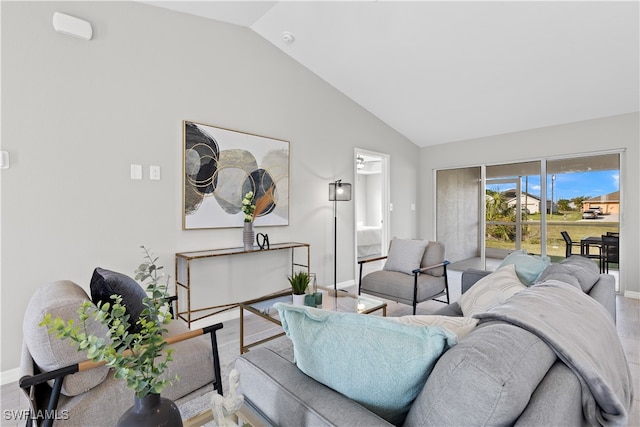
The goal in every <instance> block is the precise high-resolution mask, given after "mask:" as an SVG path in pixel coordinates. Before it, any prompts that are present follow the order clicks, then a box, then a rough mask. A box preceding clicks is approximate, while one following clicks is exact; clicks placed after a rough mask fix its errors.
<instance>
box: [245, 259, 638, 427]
mask: <svg viewBox="0 0 640 427" xmlns="http://www.w3.org/2000/svg"><path fill="white" fill-rule="evenodd" d="M588 263H592V261H590V260H586V259H585V258H580V259H578V257H575V258H574V257H571V258H570V259H567V260H565V262H563V263H562V264H552V265H551V266H549V267H548V268H547V270H545V271H544V272H543V274H542V276H541V277H540V279H541V280H544V281H546V282H545V283H550V282H555V281H557V280H559V279H561V278H563V276H564V280H565V281H567V282H572V284H573V285H574V286H576V287H580V286H583V288H582V289H581V292H584V293H586V294H588V295H589V296H590V297H591V298H592V299H593V300H595V301H597V302H598V303H599V304H601V306H602V307H604V310H602V309H601V307H600V306H599V305H598V304H593V303H592V302H590V301H593V300H591V299H588V298H587V300H589V301H587V302H590V303H591V304H592V305H593V306H595V308H596V310H595V311H601V313H596V314H597V315H594V320H595V324H596V325H597V323H606V325H605V330H606V331H613V337H611V336H608V337H602V338H603V340H604V342H605V343H608V344H605V345H609V346H612V347H616V345H618V346H619V338H618V337H617V335H616V334H615V325H614V323H615V311H616V309H615V292H614V279H613V277H612V276H610V275H607V274H600V273H599V270H598V267H597V265H595V264H593V268H592V267H590V266H589V264H588ZM558 265H560V266H559V267H558ZM488 274H489V272H484V271H477V270H469V271H465V272H464V273H463V279H462V288H463V289H462V291H463V292H466V291H467V290H468V289H470V288H471V287H472V286H473V285H474V283H476V282H477V281H478V280H479V279H481V278H483V277H485V276H486V275H488ZM567 275H571V276H572V277H573V278H571V279H567V277H566V276H567ZM561 285H563V286H564V287H567V286H566V283H565V282H563V283H561ZM558 286H559V285H558ZM559 287H562V286H559ZM533 288H535V286H534V287H532V288H529V289H533ZM562 290H563V291H566V292H569V294H570V295H572V294H571V291H570V290H566V289H562ZM573 292H574V293H575V290H573ZM578 296H580V297H581V295H578ZM591 308H592V309H593V307H591ZM435 314H441V315H448V316H461V315H462V310H461V308H460V305H459V304H458V303H457V302H456V303H453V304H451V305H449V306H446V307H443V308H442V309H441V310H440V311H439V312H438V313H435ZM584 317H585V325H588V324H589V322H588V321H590V319H587V317H591V316H584ZM587 320H588V321H587ZM607 328H608V329H607ZM581 331H583V329H581V328H576V329H575V334H580V333H582V332H581ZM594 334H598V332H595V331H594ZM363 335H366V334H365V332H364V331H363ZM602 335H611V334H607V333H605V334H602ZM584 338H585V339H586V340H590V339H593V340H594V341H596V342H598V340H597V337H584ZM607 340H609V341H607ZM616 341H617V344H616ZM611 343H612V344H611ZM607 351H608V350H607ZM620 351H621V350H620ZM339 357H363V356H362V355H357V354H349V353H348V352H345V353H344V354H341V355H340V356H339ZM364 357H366V356H364ZM562 360H564V359H562ZM562 360H561V358H559V357H558V353H557V351H554V350H553V349H552V347H551V346H550V345H547V344H546V343H545V341H543V339H541V338H540V337H539V336H538V335H536V334H534V333H532V332H530V331H528V330H526V329H525V328H522V327H518V326H516V325H514V324H512V323H510V322H507V321H502V320H492V319H485V320H482V319H481V320H480V323H479V324H478V326H477V327H476V328H475V329H474V330H473V331H472V332H471V333H469V334H468V335H466V336H465V337H463V338H462V339H460V341H459V342H458V344H456V345H455V346H453V347H452V348H451V349H449V350H447V351H446V352H445V353H444V354H442V356H441V357H440V358H439V360H438V361H437V363H436V365H435V367H434V368H433V370H432V371H431V373H430V375H429V376H428V378H427V380H426V383H425V384H424V387H423V389H422V391H421V392H420V393H419V394H418V396H417V398H416V399H415V401H414V402H413V404H412V406H411V408H410V410H409V412H408V414H407V415H406V418H405V420H404V422H403V424H402V425H405V426H427V425H438V426H444V425H455V426H479V425H518V426H540V425H549V426H550V425H564V426H568V425H587V424H594V423H595V424H598V423H601V424H607V423H609V424H614V425H625V424H626V413H625V412H627V413H628V411H629V409H630V405H631V401H632V395H633V389H632V387H631V381H630V374H629V372H628V367H627V365H626V363H624V366H617V365H618V364H619V363H616V364H614V366H612V369H613V370H615V372H614V374H613V375H614V376H615V377H616V378H621V379H620V380H617V379H616V380H613V383H614V384H613V389H615V391H616V392H618V394H619V395H620V396H621V398H620V400H621V401H622V403H621V404H620V405H618V406H617V411H618V413H617V414H614V415H606V414H605V416H604V417H603V416H602V413H601V412H598V411H595V412H596V414H595V415H594V414H593V413H591V414H585V412H588V411H583V399H582V398H581V394H582V390H583V386H585V384H584V380H582V379H580V378H582V377H579V376H577V375H576V374H575V373H574V372H573V371H572V369H575V367H572V368H570V367H569V366H567V364H565V363H563V361H562ZM622 360H623V361H624V355H622ZM616 362H620V360H616ZM624 362H626V361H624ZM608 363H609V361H603V364H605V365H606V364H608ZM235 366H236V368H237V369H238V370H239V371H240V375H241V384H242V392H243V393H244V395H245V399H246V401H248V403H249V404H250V405H252V406H253V407H255V408H256V409H257V410H258V411H259V412H261V413H262V414H263V415H264V416H265V417H266V418H267V419H269V420H271V422H272V423H273V424H274V425H278V426H303V425H305V426H307V425H308V426H384V425H391V424H390V423H389V422H388V421H386V420H385V419H382V418H381V417H379V416H378V415H376V414H375V413H374V412H372V411H370V410H368V409H366V408H364V407H363V406H361V405H360V404H358V403H357V402H355V401H353V400H351V399H349V398H347V397H346V396H344V395H342V394H340V393H338V392H336V391H334V390H332V389H330V388H328V387H326V386H325V385H323V384H321V383H319V382H317V381H315V380H314V379H312V378H310V377H309V376H307V375H305V374H304V373H303V372H301V371H300V370H299V369H298V368H297V366H296V365H295V364H294V363H291V362H289V361H288V360H286V359H284V358H283V357H281V356H280V355H278V354H277V353H275V352H273V351H271V350H269V349H265V348H258V349H255V350H252V351H251V352H249V353H247V354H245V355H243V356H241V357H240V358H238V359H237V360H236V364H235ZM625 406H626V409H625ZM613 412H615V411H613ZM594 417H595V418H594ZM594 419H595V420H596V421H594Z"/></svg>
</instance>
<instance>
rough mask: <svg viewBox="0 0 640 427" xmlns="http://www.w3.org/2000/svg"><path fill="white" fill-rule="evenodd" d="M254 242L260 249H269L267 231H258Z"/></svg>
mask: <svg viewBox="0 0 640 427" xmlns="http://www.w3.org/2000/svg"><path fill="white" fill-rule="evenodd" d="M256 243H257V245H258V248H260V250H261V251H263V250H265V249H267V250H268V249H269V235H268V234H267V233H258V234H257V235H256Z"/></svg>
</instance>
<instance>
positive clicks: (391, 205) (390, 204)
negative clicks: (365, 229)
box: [389, 203, 393, 211]
mask: <svg viewBox="0 0 640 427" xmlns="http://www.w3.org/2000/svg"><path fill="white" fill-rule="evenodd" d="M389 210H390V211H393V203H389Z"/></svg>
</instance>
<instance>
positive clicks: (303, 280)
mask: <svg viewBox="0 0 640 427" xmlns="http://www.w3.org/2000/svg"><path fill="white" fill-rule="evenodd" d="M287 279H288V280H289V283H290V284H291V291H292V293H293V304H294V305H304V304H305V297H306V292H307V287H308V286H309V280H310V279H309V273H307V272H305V271H298V272H296V273H293V274H292V275H291V276H287ZM314 302H315V298H314Z"/></svg>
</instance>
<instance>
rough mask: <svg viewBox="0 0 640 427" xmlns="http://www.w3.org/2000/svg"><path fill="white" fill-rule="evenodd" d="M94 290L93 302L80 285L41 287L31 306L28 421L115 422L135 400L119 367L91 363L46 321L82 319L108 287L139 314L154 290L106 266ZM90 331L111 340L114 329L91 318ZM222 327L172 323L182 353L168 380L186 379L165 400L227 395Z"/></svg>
mask: <svg viewBox="0 0 640 427" xmlns="http://www.w3.org/2000/svg"><path fill="white" fill-rule="evenodd" d="M91 291H92V294H93V296H94V298H93V299H92V298H89V296H88V295H87V293H86V292H85V290H84V289H83V288H82V287H80V286H79V285H77V284H76V283H74V282H71V281H68V280H62V281H57V282H53V283H49V284H46V285H44V286H41V287H40V288H39V289H37V290H36V292H35V293H34V295H33V296H32V298H31V300H30V301H29V304H28V305H27V309H26V311H25V315H24V320H23V335H24V342H23V345H22V359H21V363H20V380H19V385H20V388H21V389H22V390H23V391H24V392H25V394H26V395H27V398H28V399H29V403H30V410H31V416H30V417H29V422H28V424H27V425H31V423H32V422H33V421H35V424H36V425H44V426H50V425H52V424H53V422H54V421H55V419H54V418H55V417H60V416H62V417H63V418H66V419H65V420H64V421H63V422H62V423H63V425H66V426H71V425H73V426H89V425H96V424H100V425H115V424H116V422H117V421H118V418H119V417H120V416H121V415H122V414H123V413H124V412H125V411H126V410H127V409H128V408H129V407H131V406H132V405H133V403H134V392H133V391H132V390H129V389H128V388H127V384H126V381H125V380H124V379H117V378H115V376H114V372H113V370H112V369H110V368H109V367H108V366H106V365H102V366H95V364H94V363H93V362H92V361H90V360H85V358H86V352H84V351H82V352H79V351H78V350H77V347H76V346H75V345H73V343H72V342H70V340H62V339H60V338H57V337H56V334H52V333H49V332H48V331H47V328H46V327H44V326H39V323H40V322H41V321H42V319H43V318H44V316H45V314H48V313H49V314H51V316H52V317H53V318H56V317H61V318H62V319H65V320H68V319H75V321H76V322H77V323H78V324H79V322H80V321H79V317H78V313H77V310H78V308H79V307H80V305H81V304H82V303H84V302H85V301H92V302H93V303H96V299H98V300H100V299H102V298H105V297H106V293H107V292H116V293H118V294H120V295H122V296H123V304H124V305H125V306H126V307H127V313H128V314H130V315H131V314H132V313H131V312H130V310H132V311H135V308H134V307H135V306H140V305H141V301H139V299H140V296H143V295H146V293H145V291H144V290H142V287H141V286H140V285H139V284H138V283H137V282H136V281H134V280H133V279H131V278H129V277H128V276H125V275H123V274H119V273H114V272H111V271H108V270H104V269H96V271H95V272H94V276H93V278H92V283H91ZM125 298H126V299H125ZM131 319H133V317H132V318H130V321H131ZM136 319H137V318H136ZM134 322H135V320H133V322H132V323H134ZM88 328H89V332H90V333H92V334H95V335H97V336H104V337H105V338H106V337H107V327H106V326H104V325H102V324H100V323H98V322H96V321H93V319H90V320H89V322H88ZM221 328H222V324H221V323H218V324H216V325H212V326H209V327H206V328H203V329H200V330H196V331H189V330H188V329H187V327H186V325H185V324H183V323H182V322H180V321H177V320H174V321H172V322H171V323H170V324H169V325H166V329H167V330H168V332H167V333H166V334H165V340H166V341H167V342H168V343H169V348H172V349H173V350H174V352H173V354H172V357H173V360H172V361H170V362H169V368H168V371H166V372H165V374H166V375H167V378H173V377H175V376H176V375H177V376H178V377H179V380H178V381H174V382H173V384H172V385H171V386H169V387H167V388H166V389H165V390H163V392H162V396H163V397H166V398H168V399H172V400H176V399H179V398H181V397H183V396H186V395H187V394H189V393H191V392H193V391H195V390H199V389H201V388H203V387H206V388H207V389H206V390H208V391H213V390H215V391H217V392H219V393H220V394H222V382H221V381H220V360H219V358H218V345H217V339H216V331H217V330H219V329H221ZM206 335H208V336H206ZM107 339H108V338H107ZM60 422H61V421H57V422H56V424H58V423H60Z"/></svg>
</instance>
